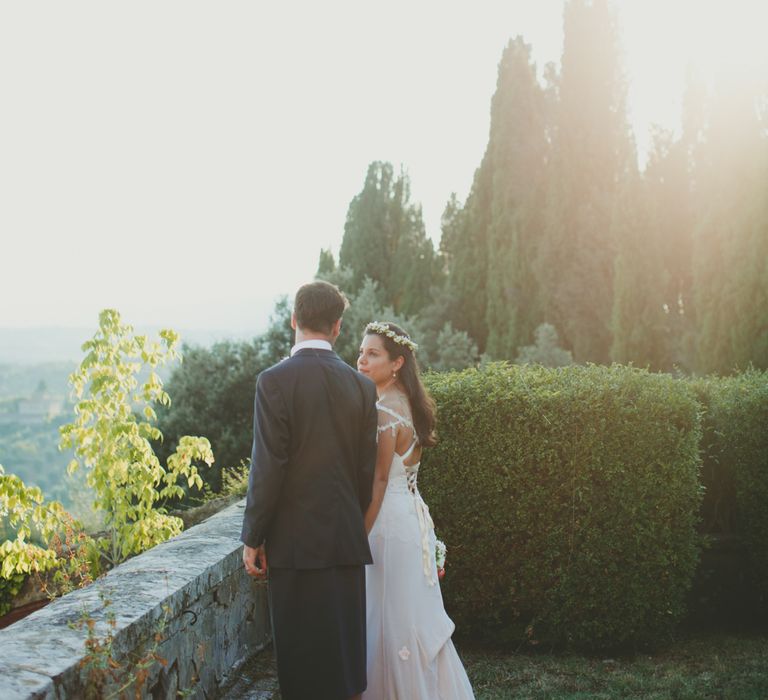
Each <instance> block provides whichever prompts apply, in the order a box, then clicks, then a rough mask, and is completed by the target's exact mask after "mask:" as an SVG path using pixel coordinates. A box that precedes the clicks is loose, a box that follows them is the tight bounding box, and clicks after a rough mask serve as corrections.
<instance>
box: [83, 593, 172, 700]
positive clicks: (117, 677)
mask: <svg viewBox="0 0 768 700" xmlns="http://www.w3.org/2000/svg"><path fill="white" fill-rule="evenodd" d="M99 598H100V599H101V602H102V605H103V607H104V610H105V615H104V617H105V621H106V625H107V629H106V632H105V633H104V634H103V635H100V634H99V633H98V631H97V629H96V620H95V619H94V618H93V617H92V616H91V615H90V614H89V613H88V612H87V611H86V610H83V611H82V613H81V615H80V619H79V620H78V621H77V622H75V623H73V624H72V625H71V626H72V627H74V628H75V629H83V628H85V630H86V633H87V637H86V640H85V654H84V655H83V658H82V659H81V661H80V667H81V668H82V669H83V670H84V671H85V688H84V692H85V697H86V698H90V699H92V700H101V699H102V698H105V699H106V700H112V699H114V698H120V699H121V700H122V699H123V698H127V697H130V696H133V697H135V698H141V697H144V695H145V693H144V691H143V689H144V686H145V685H146V682H147V679H148V678H149V676H150V673H151V671H152V669H153V668H154V667H155V666H156V665H158V664H159V665H160V666H163V667H165V666H167V665H168V661H167V660H166V659H165V658H164V657H162V656H161V655H160V654H159V653H158V649H159V647H160V644H161V643H162V642H163V640H164V639H165V638H166V629H167V627H168V618H169V615H170V612H171V611H170V607H169V606H167V605H164V606H163V614H162V616H161V617H160V619H159V620H158V621H157V622H156V623H155V626H154V630H153V633H152V637H151V639H150V643H149V646H148V648H147V650H146V651H145V652H144V653H143V654H142V655H141V656H140V657H137V658H131V659H118V658H117V656H116V654H115V649H114V642H115V629H116V627H117V619H116V617H115V614H114V612H112V610H111V608H110V606H111V604H112V601H111V600H109V598H108V597H107V596H106V594H105V593H104V591H99ZM129 690H132V692H131V693H128V691H129ZM184 694H185V691H179V695H180V696H181V695H184Z"/></svg>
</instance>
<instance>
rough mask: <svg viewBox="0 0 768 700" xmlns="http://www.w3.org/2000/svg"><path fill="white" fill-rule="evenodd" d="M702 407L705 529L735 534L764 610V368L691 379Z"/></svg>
mask: <svg viewBox="0 0 768 700" xmlns="http://www.w3.org/2000/svg"><path fill="white" fill-rule="evenodd" d="M690 383H691V386H692V388H693V389H694V391H695V392H696V394H697V396H698V398H699V400H700V401H701V402H702V404H703V405H704V406H705V409H706V411H705V416H704V437H703V441H702V456H703V460H704V461H703V470H702V481H703V483H704V485H705V487H706V493H705V498H704V508H703V515H704V522H705V525H706V531H707V532H718V533H726V534H738V535H740V536H741V537H743V538H744V540H745V542H746V544H747V550H748V555H749V561H750V563H751V571H750V578H751V579H752V581H753V582H754V584H755V587H756V589H757V590H758V591H761V592H762V599H761V600H760V601H758V603H759V604H761V607H762V613H763V614H768V593H766V592H767V591H768V510H767V509H766V503H768V459H767V458H766V455H768V431H766V425H768V373H766V372H758V371H755V370H749V371H747V372H744V373H742V374H739V375H736V376H733V377H707V378H702V379H694V380H691V382H690Z"/></svg>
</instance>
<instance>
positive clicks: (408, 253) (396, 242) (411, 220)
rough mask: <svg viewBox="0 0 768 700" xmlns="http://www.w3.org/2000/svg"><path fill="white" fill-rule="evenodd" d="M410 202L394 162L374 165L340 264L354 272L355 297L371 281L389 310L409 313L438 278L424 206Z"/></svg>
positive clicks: (354, 207)
mask: <svg viewBox="0 0 768 700" xmlns="http://www.w3.org/2000/svg"><path fill="white" fill-rule="evenodd" d="M410 197H411V192H410V181H409V178H408V176H407V175H406V174H405V173H403V172H401V173H400V174H399V175H398V176H396V175H395V173H394V168H393V167H392V165H391V164H390V163H382V162H378V161H376V162H373V163H371V164H370V166H369V167H368V172H367V174H366V178H365V183H364V185H363V189H362V191H361V192H360V193H359V194H358V195H357V196H355V197H354V199H353V200H352V202H351V203H350V205H349V209H348V210H347V221H346V224H345V226H344V237H343V239H342V243H341V250H340V252H339V265H340V266H342V267H348V268H350V269H351V270H352V273H353V280H352V287H351V289H350V290H349V291H350V292H351V293H353V294H354V293H355V292H357V290H359V289H360V288H361V287H362V284H363V281H364V279H365V278H366V277H369V278H370V279H372V280H373V281H375V282H376V283H377V284H378V285H379V288H380V291H381V295H382V299H383V303H384V305H388V306H392V308H393V309H394V310H395V311H396V312H398V313H404V314H410V313H415V312H417V311H418V309H420V308H422V307H423V306H425V305H426V304H427V303H428V302H429V298H430V288H431V285H432V284H433V283H434V282H435V281H436V280H437V279H438V273H439V270H438V261H437V260H436V256H435V251H434V247H433V246H432V242H431V241H430V240H429V238H427V235H426V231H425V228H424V221H423V218H422V213H421V206H420V205H417V204H413V203H412V202H411V201H410Z"/></svg>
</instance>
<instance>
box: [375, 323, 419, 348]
mask: <svg viewBox="0 0 768 700" xmlns="http://www.w3.org/2000/svg"><path fill="white" fill-rule="evenodd" d="M369 331H371V332H373V333H377V334H378V335H385V336H387V338H389V339H390V340H391V341H393V342H395V343H397V344H398V345H404V346H405V347H407V348H410V349H411V352H416V350H418V349H419V346H418V345H416V343H414V342H413V341H412V340H411V339H410V338H409V337H407V336H405V335H399V334H397V333H395V332H394V331H393V330H392V329H391V328H389V326H387V325H385V324H384V323H381V322H380V321H373V322H372V323H369V324H368V325H367V326H366V327H365V332H366V333H368V332H369Z"/></svg>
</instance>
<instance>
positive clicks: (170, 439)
mask: <svg viewBox="0 0 768 700" xmlns="http://www.w3.org/2000/svg"><path fill="white" fill-rule="evenodd" d="M270 359H271V358H270ZM267 362H268V360H266V359H265V358H264V357H263V356H262V348H261V346H260V344H259V343H258V342H255V341H252V342H233V341H224V342H220V343H215V344H214V345H213V346H212V347H210V348H202V347H189V346H184V362H183V364H182V365H180V366H179V367H177V368H176V369H175V370H174V372H173V374H172V375H171V377H170V379H169V380H168V383H167V389H168V393H169V394H170V395H171V396H173V399H174V401H173V404H171V405H170V406H160V407H159V408H158V412H157V415H158V428H159V429H160V431H161V432H162V434H163V436H164V440H163V442H162V443H160V442H155V443H154V448H155V453H156V454H157V457H158V459H161V460H164V459H166V458H167V457H168V456H169V455H170V454H171V453H172V452H173V451H174V450H176V449H177V446H178V444H179V440H180V439H181V436H183V435H189V434H192V435H200V434H203V433H204V434H205V435H206V436H207V437H208V439H209V440H210V442H211V447H212V450H213V452H214V454H215V455H216V466H214V467H213V468H211V469H210V470H209V471H208V472H207V473H206V474H205V482H206V483H207V484H209V485H210V487H211V489H212V491H213V492H216V493H217V492H219V491H220V490H221V484H222V479H223V475H224V473H226V471H227V469H230V468H232V467H234V466H236V465H238V464H239V463H240V461H241V460H242V459H245V458H246V457H249V456H250V452H251V440H252V430H253V425H252V421H253V392H254V387H255V386H256V377H257V376H258V374H259V372H261V370H262V369H265V368H266V367H268V366H269V364H267Z"/></svg>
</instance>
